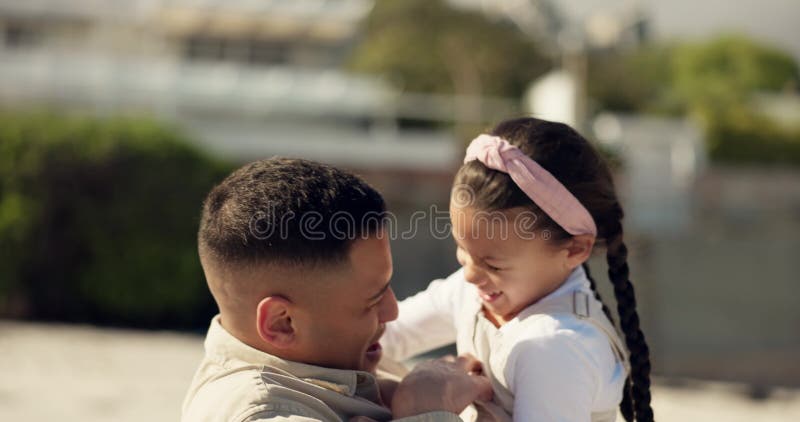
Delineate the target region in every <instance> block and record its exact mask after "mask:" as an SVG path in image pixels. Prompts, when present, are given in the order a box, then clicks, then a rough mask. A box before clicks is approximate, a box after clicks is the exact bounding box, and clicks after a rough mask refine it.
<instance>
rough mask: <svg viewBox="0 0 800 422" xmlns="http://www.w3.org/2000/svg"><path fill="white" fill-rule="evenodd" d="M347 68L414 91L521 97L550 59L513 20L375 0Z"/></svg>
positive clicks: (430, 3)
mask: <svg viewBox="0 0 800 422" xmlns="http://www.w3.org/2000/svg"><path fill="white" fill-rule="evenodd" d="M349 67H350V68H351V69H352V70H355V71H360V72H366V73H373V74H379V75H383V76H386V77H387V78H388V80H389V81H390V82H391V83H392V84H393V85H394V86H395V87H396V88H398V89H401V90H405V91H409V92H422V93H438V94H460V95H489V96H501V97H511V98H520V97H521V96H522V94H523V92H524V89H525V87H526V86H527V84H528V83H530V82H531V81H532V80H534V79H535V78H536V77H538V76H540V75H541V74H542V73H544V71H545V70H547V69H548V68H549V67H550V63H549V61H548V60H547V59H546V58H544V57H543V56H542V54H541V53H540V52H539V50H538V49H537V46H536V44H535V43H534V42H532V41H531V40H529V39H527V38H526V37H525V36H524V35H523V34H522V33H521V32H520V31H519V30H517V29H516V27H515V26H513V24H511V23H510V22H503V21H497V22H492V21H490V20H489V19H488V18H487V17H486V16H485V15H483V14H481V13H477V12H471V11H465V10H456V9H453V8H451V7H449V6H448V5H447V4H446V2H445V1H443V0H404V1H379V2H376V4H375V7H374V9H373V10H372V12H371V13H370V15H369V17H368V19H367V21H366V28H365V31H364V34H363V39H362V41H361V43H360V44H359V45H358V46H357V47H356V48H355V51H354V52H353V55H352V57H351V60H350V62H349Z"/></svg>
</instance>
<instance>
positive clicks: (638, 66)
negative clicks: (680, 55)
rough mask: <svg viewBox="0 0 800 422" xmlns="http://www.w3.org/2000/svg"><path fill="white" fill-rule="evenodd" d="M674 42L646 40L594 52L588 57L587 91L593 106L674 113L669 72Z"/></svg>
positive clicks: (677, 109) (624, 110)
mask: <svg viewBox="0 0 800 422" xmlns="http://www.w3.org/2000/svg"><path fill="white" fill-rule="evenodd" d="M674 49H675V46H673V45H671V44H648V45H645V46H642V47H640V48H638V49H635V50H630V51H628V50H625V51H602V52H594V53H592V54H591V55H590V57H589V71H588V80H587V93H588V95H589V97H590V98H591V100H592V101H593V102H594V104H593V107H592V108H594V109H600V110H613V111H619V112H628V113H632V112H656V113H675V112H678V111H680V110H679V109H680V104H678V103H677V101H676V98H675V96H674V95H673V94H672V73H671V72H670V67H671V60H672V55H673V52H674Z"/></svg>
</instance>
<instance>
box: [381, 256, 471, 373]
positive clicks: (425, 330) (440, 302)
mask: <svg viewBox="0 0 800 422" xmlns="http://www.w3.org/2000/svg"><path fill="white" fill-rule="evenodd" d="M462 273H463V270H459V271H456V272H455V273H453V274H452V275H450V277H448V278H446V279H440V280H434V281H433V282H431V284H430V285H429V286H428V288H427V289H426V290H424V291H422V292H419V293H417V294H416V295H414V296H411V297H409V298H407V299H405V300H403V301H402V302H400V314H399V317H398V318H397V320H395V321H392V322H390V323H388V324H386V332H385V333H384V335H383V337H382V338H381V345H382V346H383V350H384V353H385V354H386V356H387V357H390V358H392V359H395V360H398V361H402V360H406V359H408V358H410V357H412V356H415V355H418V354H420V353H424V352H427V351H429V350H433V349H435V348H437V347H441V346H445V345H448V344H450V343H453V342H455V340H456V327H455V316H456V315H457V314H456V312H457V311H458V304H459V303H460V302H459V297H462V296H463V294H464V293H463V288H464V287H465V286H466V282H465V281H464V280H463V276H462Z"/></svg>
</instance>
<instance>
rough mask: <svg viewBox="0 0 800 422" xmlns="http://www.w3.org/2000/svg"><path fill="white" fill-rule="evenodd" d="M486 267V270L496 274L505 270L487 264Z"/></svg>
mask: <svg viewBox="0 0 800 422" xmlns="http://www.w3.org/2000/svg"><path fill="white" fill-rule="evenodd" d="M485 265H486V268H487V269H488V270H489V271H495V272H497V271H503V269H502V268H500V267H495V266H494V265H492V264H489V263H485Z"/></svg>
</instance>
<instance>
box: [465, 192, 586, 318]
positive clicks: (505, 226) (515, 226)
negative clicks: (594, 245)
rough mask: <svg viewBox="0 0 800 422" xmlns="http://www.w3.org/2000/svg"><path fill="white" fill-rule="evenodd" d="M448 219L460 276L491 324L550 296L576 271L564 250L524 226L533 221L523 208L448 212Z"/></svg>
mask: <svg viewBox="0 0 800 422" xmlns="http://www.w3.org/2000/svg"><path fill="white" fill-rule="evenodd" d="M450 220H451V222H452V225H453V227H452V230H453V237H454V238H455V241H456V244H457V247H458V249H457V252H456V257H457V259H458V262H459V263H460V264H461V265H462V266H463V267H464V277H465V278H466V280H467V281H468V282H469V283H472V284H474V285H475V287H476V288H477V289H478V293H479V295H480V298H481V301H482V303H483V309H484V312H485V314H486V316H487V317H488V318H489V319H491V320H492V321H493V322H494V323H495V325H498V326H500V325H502V324H504V323H505V322H508V321H509V320H511V319H513V318H514V317H515V316H516V315H517V314H518V313H519V312H520V311H522V310H523V309H524V308H526V307H527V306H528V305H531V304H533V303H535V302H536V301H538V300H539V299H541V298H543V297H544V296H546V295H548V294H549V293H551V292H553V291H554V290H555V289H557V288H558V287H559V286H560V285H561V284H562V283H563V282H564V280H566V278H567V277H568V276H569V274H570V272H571V271H572V269H574V267H575V265H574V264H575V262H574V258H573V259H571V258H570V257H571V252H570V249H569V247H568V246H565V245H563V242H556V241H554V240H548V239H547V238H548V236H547V234H548V233H547V232H544V231H541V230H533V229H532V228H530V227H526V226H530V225H531V224H526V222H527V223H531V222H532V220H533V219H532V214H530V212H529V211H526V210H525V209H523V208H512V209H510V210H505V211H495V212H491V213H489V212H485V211H479V210H476V209H473V208H470V207H466V208H459V207H451V208H450ZM568 242H569V241H568Z"/></svg>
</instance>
